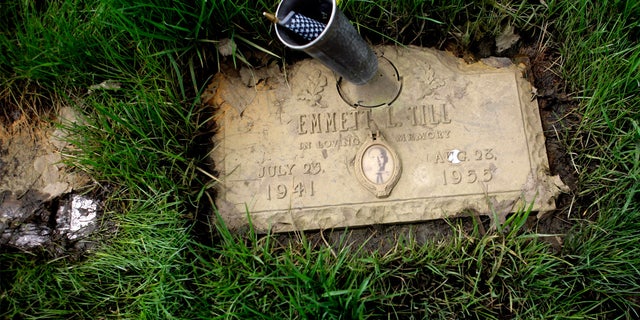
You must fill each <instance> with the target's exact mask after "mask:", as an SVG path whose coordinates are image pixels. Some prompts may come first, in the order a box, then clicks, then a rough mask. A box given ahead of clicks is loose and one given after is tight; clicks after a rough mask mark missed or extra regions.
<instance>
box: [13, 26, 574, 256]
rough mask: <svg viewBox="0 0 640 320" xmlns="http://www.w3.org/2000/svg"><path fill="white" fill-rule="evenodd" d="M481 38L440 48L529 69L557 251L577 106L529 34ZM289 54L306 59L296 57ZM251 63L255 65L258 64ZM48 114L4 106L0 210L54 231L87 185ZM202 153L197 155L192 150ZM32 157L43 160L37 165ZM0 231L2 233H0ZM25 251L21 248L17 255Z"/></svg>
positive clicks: (440, 235) (362, 233)
mask: <svg viewBox="0 0 640 320" xmlns="http://www.w3.org/2000/svg"><path fill="white" fill-rule="evenodd" d="M482 41H484V43H476V44H473V45H472V50H473V48H475V51H474V52H469V51H467V50H462V49H461V48H459V47H458V46H457V45H456V44H454V43H445V44H444V45H442V47H441V49H444V50H448V51H451V52H454V54H456V55H457V56H459V57H462V58H464V59H465V60H468V61H474V60H477V59H480V58H483V57H486V56H489V55H501V56H506V57H509V58H511V59H512V60H514V61H515V62H516V63H524V64H525V65H527V66H528V67H529V68H528V70H529V72H527V77H528V78H529V79H530V81H532V82H533V83H534V86H535V87H536V88H537V97H536V98H537V99H538V104H539V108H540V114H541V119H542V124H543V129H544V134H545V137H546V148H547V153H548V157H549V164H550V171H551V172H550V173H551V175H559V176H560V178H561V179H562V181H563V182H564V183H565V184H566V185H568V186H569V187H570V188H571V190H572V191H571V192H570V193H568V194H563V195H561V196H560V197H559V198H558V199H557V203H556V206H557V210H555V211H554V212H551V213H549V214H547V215H546V216H544V217H540V218H537V217H536V216H535V215H534V214H532V215H531V217H530V218H529V224H528V228H529V229H530V230H534V231H536V232H538V233H541V234H552V235H556V236H551V237H545V238H544V239H545V240H547V241H549V242H550V243H551V244H552V245H553V247H554V248H556V249H558V250H559V249H561V247H562V238H563V235H564V234H566V233H567V231H568V230H569V229H570V228H571V227H572V226H573V224H572V222H571V218H572V217H573V216H574V215H575V210H576V208H577V207H578V203H579V199H578V200H576V196H575V194H576V192H575V190H576V185H577V181H578V176H577V172H576V169H575V166H574V165H573V162H572V161H573V160H572V157H571V155H570V154H569V153H568V152H567V151H566V146H565V143H566V141H569V139H570V136H571V135H572V132H575V130H576V126H577V125H578V123H579V121H580V117H579V115H578V114H577V113H576V111H575V110H576V107H577V102H576V101H575V100H573V99H572V98H571V96H570V94H569V93H568V91H567V86H566V84H565V82H564V80H563V79H562V78H561V77H560V76H559V75H558V70H559V61H560V56H559V54H558V53H557V52H554V51H552V50H549V49H547V48H545V47H544V46H542V45H541V42H540V41H538V40H537V39H536V38H535V37H526V36H523V38H522V39H521V40H520V41H518V42H516V43H515V45H514V46H512V47H511V48H508V49H506V50H504V51H503V52H501V54H497V52H496V49H495V48H496V45H495V40H492V39H483V40H482ZM254 55H255V56H251V55H250V56H248V57H247V58H248V59H249V60H253V61H263V62H264V59H265V58H264V57H263V56H261V54H259V53H256V54H254ZM292 56H294V57H298V58H305V56H304V55H300V54H293V55H292ZM257 65H261V63H258V64H257ZM262 65H265V66H266V65H269V63H268V62H264V63H262ZM230 66H231V63H228V64H227V66H224V67H223V68H231V67H230ZM46 116H47V115H37V116H36V117H34V116H33V115H28V114H23V113H22V112H21V111H20V109H19V108H18V107H16V106H12V105H10V104H5V106H4V110H3V113H0V211H3V210H4V211H5V212H6V211H7V210H8V209H7V208H9V207H13V208H15V207H19V208H23V210H27V211H29V212H31V218H29V219H30V220H25V221H22V222H23V223H27V222H29V223H34V224H40V225H44V226H46V227H48V228H55V221H56V214H57V212H58V210H59V207H60V206H61V204H63V203H66V201H68V199H69V198H70V197H71V195H72V194H73V193H74V192H75V191H74V190H78V189H82V188H83V186H86V185H87V183H88V180H87V178H86V177H82V176H79V175H77V174H75V173H73V170H72V169H71V168H68V167H66V166H64V165H62V164H61V163H60V160H61V157H60V150H62V149H63V148H64V147H65V146H64V145H63V142H62V141H61V140H60V139H57V138H56V134H59V133H60V132H57V131H56V129H55V127H54V126H53V123H55V121H53V122H52V121H40V120H38V119H39V118H45V117H46ZM56 118H57V116H56V115H53V117H52V119H54V120H55V119H56ZM208 134H210V132H209V133H208ZM209 149H210V148H203V150H200V151H201V152H208V150H209ZM201 152H198V151H196V152H195V153H201ZM204 158H206V157H204ZM38 159H39V160H38ZM37 160H38V161H41V163H36V162H37ZM43 161H44V162H43ZM36 168H37V169H39V170H36ZM47 188H48V189H47ZM213 196H215V195H213ZM24 208H27V209H24ZM210 209H211V208H198V211H199V220H202V221H209V220H210V219H208V217H205V215H206V216H208V215H210V213H211V210H210ZM0 213H2V212H0ZM474 220H475V222H476V223H474ZM477 222H479V224H477ZM490 223H491V222H490V220H489V219H487V218H478V217H475V218H474V217H460V218H454V219H450V220H448V221H444V220H435V221H427V222H423V223H415V224H403V225H376V226H370V227H364V228H355V229H349V230H333V231H324V232H321V231H315V232H306V237H307V239H308V240H309V241H311V243H314V244H317V245H328V246H331V247H333V248H338V247H341V246H345V245H351V246H352V247H360V245H362V244H365V245H364V249H365V250H366V251H374V250H378V251H380V252H386V251H388V250H392V249H393V248H394V247H395V246H396V245H397V243H398V239H401V238H404V239H409V238H411V239H414V240H416V241H417V242H418V243H424V242H426V241H427V240H433V239H435V240H438V239H444V238H447V237H450V236H453V235H454V234H453V232H454V229H453V228H452V227H451V226H452V225H456V226H460V228H461V229H462V230H464V231H466V232H470V231H471V230H472V229H473V228H474V226H475V225H477V226H478V227H479V229H480V231H481V232H484V230H488V229H489V228H490V227H491V226H490ZM195 230H209V228H208V227H202V228H195ZM1 234H2V230H0V235H1ZM202 236H203V238H205V237H206V238H209V233H208V232H203V233H202ZM297 237H298V235H297V234H295V233H290V234H280V235H278V236H277V239H278V241H279V242H281V243H282V244H283V245H285V244H286V243H288V242H290V241H291V240H292V239H296V238H297ZM207 240H208V241H205V240H204V239H203V242H209V241H210V240H211V239H207ZM214 241H215V240H214ZM73 243H75V242H73V241H68V239H67V240H66V242H65V243H64V244H63V247H73ZM56 246H58V247H59V246H60V242H59V240H56V239H53V238H52V239H51V240H50V241H49V242H47V244H46V245H45V248H44V250H45V251H52V250H53V248H54V247H56ZM12 247H13V248H15V247H16V246H15V244H13V245H11V244H10V243H8V242H6V243H0V252H2V251H6V250H12V249H11V248H12ZM30 249H33V247H31V248H30ZM30 249H29V248H26V249H25V247H21V248H20V250H30ZM40 249H42V248H40ZM40 249H38V250H40ZM53 251H55V250H53Z"/></svg>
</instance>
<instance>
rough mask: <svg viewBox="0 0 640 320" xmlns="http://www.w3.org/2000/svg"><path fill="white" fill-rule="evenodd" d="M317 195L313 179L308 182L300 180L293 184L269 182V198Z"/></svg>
mask: <svg viewBox="0 0 640 320" xmlns="http://www.w3.org/2000/svg"><path fill="white" fill-rule="evenodd" d="M314 195H315V189H314V186H313V181H310V182H308V183H304V182H298V183H296V184H294V185H292V186H287V185H285V184H275V185H271V184H269V185H268V186H267V200H281V199H285V198H287V196H289V197H298V198H301V197H305V196H308V197H313V196H314Z"/></svg>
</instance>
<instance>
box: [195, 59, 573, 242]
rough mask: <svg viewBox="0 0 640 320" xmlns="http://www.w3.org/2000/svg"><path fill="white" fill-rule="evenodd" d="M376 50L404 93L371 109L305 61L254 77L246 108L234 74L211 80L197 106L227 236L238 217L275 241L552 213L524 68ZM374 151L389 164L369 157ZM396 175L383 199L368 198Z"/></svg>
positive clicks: (553, 181) (554, 187)
mask: <svg viewBox="0 0 640 320" xmlns="http://www.w3.org/2000/svg"><path fill="white" fill-rule="evenodd" d="M376 51H377V52H378V53H379V54H382V55H384V57H386V58H387V59H389V60H390V61H391V62H392V63H393V64H394V65H395V67H396V68H397V69H398V72H399V74H400V76H401V77H402V90H401V92H400V95H399V96H398V97H397V99H396V100H395V101H393V102H392V103H391V105H386V106H382V107H378V108H373V109H365V108H358V109H354V108H352V107H351V106H349V105H348V104H347V103H346V102H345V101H344V100H343V99H342V98H341V96H340V94H339V92H338V90H337V87H336V81H337V79H336V78H335V76H334V74H333V73H332V72H331V71H330V70H328V69H326V68H325V67H323V66H322V65H320V64H319V63H318V62H316V61H313V60H305V61H302V62H299V63H296V64H295V65H293V66H289V67H288V69H287V73H286V77H285V75H280V76H275V77H274V76H271V77H269V78H268V79H263V80H261V81H259V82H255V86H254V87H252V88H250V90H251V91H252V93H251V96H250V97H251V99H250V100H249V99H246V97H248V95H245V96H244V98H245V99H241V98H234V97H233V95H234V94H239V93H242V92H246V91H247V90H248V88H247V87H246V86H245V87H244V88H238V89H229V88H230V87H232V85H236V86H237V83H238V82H240V81H238V80H230V79H233V76H231V75H227V76H223V75H220V74H219V75H217V76H216V77H215V78H214V81H213V82H212V84H211V85H210V88H209V92H208V96H205V98H206V99H205V100H206V101H207V103H209V104H211V105H214V106H215V108H216V118H215V119H216V121H217V123H218V127H219V130H218V132H217V133H216V135H215V137H214V143H215V145H216V146H215V148H214V150H213V151H212V157H213V160H214V163H215V169H216V171H217V172H218V174H219V180H220V183H219V184H218V190H219V192H218V196H217V199H216V206H217V208H218V210H219V212H220V214H221V215H222V217H223V218H224V219H225V221H226V222H227V223H228V225H229V226H230V227H231V228H237V227H242V226H244V225H246V224H247V221H248V220H247V219H248V216H247V213H248V214H249V215H250V218H251V220H252V222H253V224H254V226H255V228H256V230H258V231H261V232H265V231H268V230H272V231H275V232H280V231H291V230H306V229H326V228H335V227H345V226H358V225H370V224H381V223H397V222H411V221H420V220H429V219H438V218H444V217H450V216H455V215H458V214H468V213H469V212H474V213H477V214H486V215H490V216H492V217H494V216H497V217H499V218H500V217H504V216H505V215H506V214H507V213H508V212H513V211H515V210H519V209H522V208H525V207H527V206H532V207H531V208H532V210H534V211H549V210H553V209H554V208H555V196H556V195H557V194H558V193H559V191H560V189H562V188H563V187H564V185H563V184H562V182H561V181H560V180H559V178H558V177H550V176H548V162H547V157H546V151H545V145H544V136H543V133H542V131H541V123H540V117H539V113H538V108H537V103H536V101H535V99H533V96H532V92H533V88H532V86H531V85H530V84H529V83H528V82H527V81H526V80H524V79H523V77H522V69H523V68H524V67H519V66H515V65H512V64H510V63H508V61H506V63H505V61H502V60H500V59H497V60H495V61H494V60H491V59H489V60H487V63H483V62H481V63H476V64H471V65H467V64H465V63H464V62H463V61H462V60H460V59H457V58H455V57H453V56H451V55H450V54H448V53H445V52H439V51H435V50H430V49H422V48H416V47H409V48H395V47H379V48H376ZM362 90H364V94H365V95H366V94H367V93H366V90H367V88H366V87H363V88H362ZM372 94H374V93H372ZM237 103H240V104H242V105H235V104H237ZM239 111H242V112H239ZM374 139H375V140H374ZM380 141H382V142H380ZM378 142H380V143H384V144H385V148H386V149H385V148H382V149H385V153H390V154H394V155H395V156H396V157H397V159H396V158H394V157H391V155H389V156H387V157H386V160H385V158H384V157H381V156H380V154H379V152H374V151H373V150H374V149H377V150H382V149H380V148H376V147H375V146H379V145H378V144H377V143H378ZM394 170H395V172H396V174H397V175H398V177H399V178H398V179H397V182H395V183H394V184H393V186H388V187H389V188H390V194H389V195H388V196H385V195H383V194H382V193H380V194H378V195H376V193H375V192H374V191H373V189H375V188H378V187H380V186H381V185H383V184H386V183H388V182H389V181H390V180H392V178H391V175H392V173H391V172H392V171H394ZM378 175H379V176H380V178H378ZM367 184H368V186H367Z"/></svg>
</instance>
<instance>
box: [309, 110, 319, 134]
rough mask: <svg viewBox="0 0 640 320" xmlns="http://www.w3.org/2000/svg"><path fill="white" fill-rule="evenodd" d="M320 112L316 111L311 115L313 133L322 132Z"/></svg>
mask: <svg viewBox="0 0 640 320" xmlns="http://www.w3.org/2000/svg"><path fill="white" fill-rule="evenodd" d="M320 117H321V114H320V113H314V114H312V115H311V133H322V128H320Z"/></svg>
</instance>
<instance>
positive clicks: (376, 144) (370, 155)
mask: <svg viewBox="0 0 640 320" xmlns="http://www.w3.org/2000/svg"><path fill="white" fill-rule="evenodd" d="M355 167H356V168H355V169H356V170H355V172H356V176H357V177H358V181H360V183H361V184H362V185H363V186H364V187H365V188H367V190H369V191H370V192H372V193H373V194H374V195H375V196H376V197H378V198H384V197H387V196H389V194H390V193H391V190H392V189H393V187H394V186H395V185H396V183H397V182H398V179H399V178H400V172H401V170H400V159H399V158H398V155H397V154H396V152H395V151H393V149H391V146H389V145H388V144H387V143H386V142H384V140H383V139H382V137H381V136H380V135H378V136H377V137H376V138H375V139H372V140H371V141H370V142H369V143H367V144H365V145H363V146H362V148H361V149H360V151H358V154H357V156H356V159H355Z"/></svg>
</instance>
